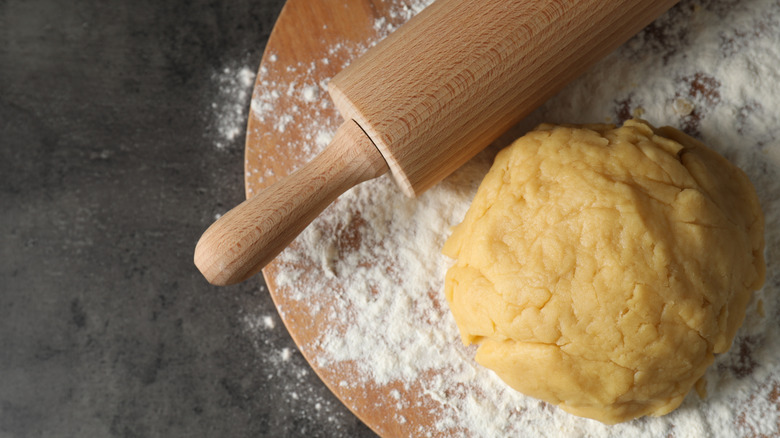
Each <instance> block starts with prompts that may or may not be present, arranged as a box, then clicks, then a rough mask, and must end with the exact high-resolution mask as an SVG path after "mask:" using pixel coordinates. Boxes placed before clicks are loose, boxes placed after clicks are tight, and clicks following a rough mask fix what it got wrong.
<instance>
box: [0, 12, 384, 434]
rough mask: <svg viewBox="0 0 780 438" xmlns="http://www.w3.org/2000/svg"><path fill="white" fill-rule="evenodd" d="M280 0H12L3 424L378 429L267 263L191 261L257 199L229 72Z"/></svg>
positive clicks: (2, 137) (0, 341)
mask: <svg viewBox="0 0 780 438" xmlns="http://www.w3.org/2000/svg"><path fill="white" fill-rule="evenodd" d="M282 5H283V1H282V0H254V1H250V0H230V1H206V0H193V1H187V0H170V1H164V2H159V1H151V0H142V1H128V0H115V1H97V0H92V1H89V0H80V1H74V2H58V1H51V0H0V437H71V436H72V437H76V436H78V437H155V436H165V437H178V436H187V437H194V436H219V437H221V436H269V437H299V436H300V437H303V436H306V437H316V436H323V437H331V436H349V437H362V436H373V434H372V433H371V432H370V431H369V430H368V428H367V427H366V426H364V425H363V424H362V423H361V422H360V421H359V420H358V419H357V418H356V417H354V416H353V415H352V414H351V413H349V411H347V410H346V408H344V407H343V406H342V405H341V404H340V402H339V401H338V400H337V399H335V397H334V396H333V395H332V394H330V392H329V391H328V390H327V389H326V388H325V386H324V385H323V384H322V383H321V382H320V381H319V379H318V378H317V377H316V376H315V375H314V374H313V373H312V372H311V371H310V370H309V368H308V366H307V365H306V363H305V361H304V359H303V358H302V356H301V355H300V354H299V353H298V351H297V350H296V348H295V345H294V344H293V342H292V340H291V339H290V337H289V335H288V334H287V332H286V331H285V329H284V327H283V326H282V324H281V321H280V320H279V318H278V316H277V314H276V311H275V309H274V306H273V303H272V302H271V300H270V297H269V296H268V293H267V291H266V290H265V286H264V284H263V283H262V279H260V278H257V279H255V280H253V281H250V282H248V283H246V284H242V285H239V286H235V287H229V288H215V287H212V286H210V285H208V284H207V283H206V282H205V280H203V279H202V277H201V276H200V275H199V273H198V272H197V270H196V268H195V267H194V265H193V264H192V251H193V248H194V245H195V242H196V241H197V239H198V237H199V236H200V234H201V233H202V232H203V230H205V228H206V227H207V226H208V225H209V224H210V223H211V222H212V221H213V219H214V216H215V214H217V213H220V212H224V211H225V210H226V209H227V208H228V207H230V206H232V205H234V204H236V203H238V202H239V201H240V200H241V199H243V181H242V178H243V170H242V169H243V140H244V136H243V133H241V134H240V135H237V136H236V137H235V138H233V139H230V140H229V141H225V136H224V133H221V132H220V131H219V123H218V120H217V119H215V117H216V116H215V114H214V108H215V102H216V103H219V102H221V100H220V99H222V101H223V100H224V99H225V96H224V95H223V94H224V90H221V89H220V87H221V86H224V84H222V85H221V83H220V81H219V80H217V79H215V78H218V77H219V75H220V72H224V69H225V68H229V69H233V70H236V69H238V68H241V67H244V68H250V69H251V70H252V71H253V72H254V71H256V69H257V67H258V65H259V63H260V58H261V56H262V53H263V48H264V45H265V42H266V40H267V38H268V36H269V34H270V32H271V29H272V27H273V23H274V21H275V20H276V17H277V16H278V14H279V11H280V10H281V7H282ZM220 93H222V94H220ZM248 105H249V97H248V96H246V99H245V102H243V106H244V107H248ZM217 109H218V108H217ZM241 127H242V128H243V123H242V124H241ZM218 143H219V144H220V146H219V147H215V144H218Z"/></svg>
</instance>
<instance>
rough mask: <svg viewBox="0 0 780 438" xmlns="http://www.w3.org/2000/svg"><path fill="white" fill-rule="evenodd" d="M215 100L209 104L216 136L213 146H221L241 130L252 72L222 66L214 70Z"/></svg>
mask: <svg viewBox="0 0 780 438" xmlns="http://www.w3.org/2000/svg"><path fill="white" fill-rule="evenodd" d="M212 79H213V81H214V82H215V83H216V85H217V87H218V90H217V99H216V100H214V101H213V102H212V103H211V110H212V114H213V115H214V119H215V120H214V124H215V129H216V131H217V139H216V140H215V142H214V145H215V146H216V147H217V149H225V148H226V147H227V146H228V145H230V144H232V143H233V142H234V141H235V140H237V139H238V138H239V136H240V135H242V134H243V133H244V127H245V126H246V102H247V101H249V98H250V94H251V92H252V83H253V82H254V80H255V72H254V71H253V70H251V69H250V68H249V67H240V68H235V67H224V68H223V69H222V70H221V71H219V72H216V73H214V75H213V78H212Z"/></svg>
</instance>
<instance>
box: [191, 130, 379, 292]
mask: <svg viewBox="0 0 780 438" xmlns="http://www.w3.org/2000/svg"><path fill="white" fill-rule="evenodd" d="M387 170H388V168H387V163H386V162H385V159H384V158H383V157H382V154H381V153H380V152H379V150H378V149H377V148H376V146H375V145H374V143H373V142H372V141H371V140H370V139H369V138H368V136H367V135H366V134H365V132H363V130H362V129H361V128H360V126H359V125H358V124H357V123H356V122H354V121H352V120H347V121H346V122H344V124H342V125H341V127H339V129H338V130H337V131H336V134H335V135H334V137H333V140H332V141H331V143H330V145H328V147H327V148H326V149H325V150H324V151H323V152H322V153H320V154H319V155H318V156H317V157H315V158H314V159H313V160H312V161H310V162H309V163H308V164H306V165H305V166H304V167H303V168H301V169H299V170H298V171H296V172H294V173H292V174H291V175H289V176H288V177H286V178H284V179H282V180H280V181H277V182H276V183H275V184H273V185H271V186H270V187H268V188H266V189H265V190H263V191H262V192H260V193H258V194H257V195H256V196H254V197H252V198H250V199H247V200H246V201H244V202H242V203H241V204H239V205H238V206H237V207H235V208H233V209H232V210H230V211H229V212H227V213H226V214H225V215H223V216H222V217H220V218H219V219H218V220H217V221H216V222H214V223H213V224H212V225H211V226H210V227H209V228H208V229H207V230H206V232H205V233H203V236H201V238H200V240H199V241H198V244H197V245H196V247H195V258H194V261H195V265H196V266H197V267H198V269H199V270H200V272H201V273H202V274H203V276H204V277H206V280H208V281H209V283H211V284H214V285H218V286H224V285H229V284H235V283H239V282H242V281H244V280H246V279H248V278H250V277H252V276H253V275H255V274H257V273H258V272H259V271H260V270H261V269H262V268H263V267H264V266H265V265H266V264H268V263H269V262H270V261H271V260H273V258H274V257H276V256H277V255H278V254H279V253H280V252H282V250H283V249H284V248H285V247H287V245H289V244H290V242H292V241H293V239H295V237H296V236H297V235H298V234H300V232H301V231H303V229H304V228H306V226H308V225H309V224H310V223H311V221H312V220H314V218H315V217H317V216H318V215H319V214H320V213H321V212H322V211H323V210H324V209H325V207H327V206H328V205H329V204H330V203H331V202H333V201H335V200H336V198H338V197H339V196H340V195H341V194H342V193H344V192H345V191H347V190H348V189H349V188H351V187H353V186H355V185H357V184H359V183H361V182H363V181H367V180H369V179H373V178H376V177H378V176H380V175H383V174H384V173H386V172H387Z"/></svg>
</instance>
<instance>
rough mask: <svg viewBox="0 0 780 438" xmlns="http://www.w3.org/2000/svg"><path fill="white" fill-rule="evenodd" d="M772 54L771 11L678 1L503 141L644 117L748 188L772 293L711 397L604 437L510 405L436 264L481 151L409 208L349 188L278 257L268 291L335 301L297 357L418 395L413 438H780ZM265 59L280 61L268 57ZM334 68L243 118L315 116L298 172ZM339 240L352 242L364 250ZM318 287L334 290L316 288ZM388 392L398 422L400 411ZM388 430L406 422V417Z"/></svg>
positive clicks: (585, 424)
mask: <svg viewBox="0 0 780 438" xmlns="http://www.w3.org/2000/svg"><path fill="white" fill-rule="evenodd" d="M428 3H430V1H412V2H403V1H400V0H398V1H396V6H395V7H394V8H392V9H391V12H390V13H391V14H398V15H395V17H402V18H403V19H404V20H406V19H408V18H410V17H411V16H413V15H414V14H415V13H417V12H419V11H420V10H421V9H422V8H424V7H425V6H426V5H427V4H428ZM388 23H389V21H388V20H386V19H378V20H377V21H376V22H375V25H374V29H375V30H376V31H377V33H378V38H381V37H383V36H385V35H387V34H388V33H389V32H391V31H392V30H394V28H395V27H396V26H393V25H389V24H388ZM779 40H780V5H778V4H777V2H775V1H770V0H746V1H742V2H734V1H729V0H722V1H720V0H709V1H702V2H693V1H683V2H681V3H680V4H678V5H677V6H675V7H674V8H673V9H672V10H671V11H669V12H668V13H666V14H665V15H664V16H662V17H661V18H659V19H658V20H657V21H656V22H654V23H653V24H652V25H650V26H648V27H647V28H646V29H645V30H643V31H642V32H641V33H640V34H639V35H637V36H636V37H634V38H632V39H631V40H630V41H629V42H627V43H626V44H624V45H623V46H622V47H621V48H619V49H618V50H617V51H616V52H614V53H613V54H611V55H609V56H608V57H607V58H606V59H605V60H603V61H601V62H600V63H598V64H597V65H596V66H594V67H593V68H591V69H590V70H589V71H588V72H587V73H586V74H585V75H583V76H582V77H581V78H579V79H578V80H576V81H575V82H573V83H572V84H570V85H569V86H568V87H566V88H565V89H564V90H563V91H561V92H560V93H559V94H558V95H557V96H555V97H554V98H552V99H551V100H550V101H548V102H547V103H546V104H545V105H543V106H542V107H541V108H539V109H538V110H537V111H536V112H534V113H533V114H532V115H531V116H529V117H528V118H527V119H526V120H525V121H524V122H523V123H521V124H520V125H519V126H518V127H516V129H514V130H513V132H514V134H517V135H519V134H522V133H523V132H524V131H525V130H527V129H529V128H531V127H533V126H534V125H535V124H537V123H540V122H551V123H586V122H615V123H620V122H622V121H623V120H625V119H628V118H630V117H632V116H636V115H638V114H641V115H642V117H643V118H646V119H648V120H649V121H651V122H652V123H653V124H655V125H657V126H661V125H671V126H675V127H678V128H680V129H683V130H685V131H686V132H688V133H689V134H691V135H693V136H695V137H699V138H700V139H702V140H703V141H704V142H705V143H707V144H708V145H709V146H711V147H712V148H713V149H715V150H717V151H718V152H720V153H721V154H723V155H724V156H726V157H727V158H729V159H730V160H731V161H732V162H733V163H735V164H736V165H738V166H739V167H741V168H742V169H743V170H744V171H745V172H746V173H747V174H748V176H749V177H750V178H751V180H752V181H753V183H754V185H755V186H756V189H757V192H758V194H759V197H760V199H761V202H762V206H763V208H764V211H765V214H766V223H767V224H768V226H767V230H766V244H767V247H766V260H767V264H768V270H767V271H768V274H767V281H766V286H765V287H764V289H762V290H761V291H758V292H757V293H756V294H755V298H754V303H753V304H752V305H751V306H750V308H749V309H748V315H747V317H746V321H745V324H744V326H743V328H742V329H741V330H740V332H739V334H738V336H737V339H736V340H735V342H734V345H733V347H732V349H731V351H730V352H729V353H727V354H724V355H721V356H719V357H718V358H716V361H715V364H713V365H712V366H711V367H710V369H709V370H708V372H707V375H706V378H707V382H708V384H707V392H708V394H709V396H708V397H707V398H706V399H703V400H702V399H700V398H699V397H698V396H697V395H696V394H695V393H692V394H690V395H689V396H688V398H687V399H686V401H685V402H684V403H683V406H682V407H681V408H680V409H678V410H676V411H674V412H673V413H671V414H669V415H667V416H665V417H661V418H642V419H639V420H635V421H632V422H629V423H625V424H621V425H617V426H605V425H602V424H601V423H598V422H595V421H592V420H587V419H581V418H577V417H574V416H571V415H569V414H566V413H564V412H562V411H560V410H558V409H556V408H554V407H551V406H548V405H546V404H544V403H541V402H539V401H537V400H534V399H531V398H528V397H525V396H523V395H521V394H518V393H516V392H514V391H512V390H511V389H509V388H507V387H506V386H505V385H504V384H503V383H502V382H501V381H500V380H499V379H497V378H496V377H495V376H494V375H493V374H492V373H491V372H489V371H488V370H486V369H483V368H481V367H479V366H478V365H476V363H475V362H474V361H473V359H472V357H473V353H474V351H473V349H471V348H466V347H463V346H462V345H461V344H460V340H459V338H458V332H457V328H456V326H455V323H454V321H453V320H452V317H451V315H450V314H449V310H448V308H447V305H446V302H445V300H444V297H443V293H442V285H443V278H444V272H445V271H446V269H447V267H448V266H449V264H450V261H449V260H448V259H447V258H446V257H444V256H442V255H440V250H441V246H442V244H443V242H444V240H445V239H446V237H447V234H448V230H449V227H451V226H452V225H455V224H457V223H458V222H460V220H462V218H463V215H464V213H465V211H466V209H467V208H468V204H469V202H470V200H471V197H472V196H473V194H474V193H475V191H476V187H477V185H478V184H479V182H480V180H481V177H482V176H483V175H484V173H485V172H486V170H487V168H488V167H489V165H490V161H491V152H490V151H486V152H484V153H482V154H480V155H478V156H477V157H476V158H475V159H474V160H472V161H471V162H469V163H468V164H467V165H465V166H464V167H462V168H461V169H459V170H458V171H456V172H455V173H454V174H453V175H452V176H450V177H449V178H447V179H446V180H445V181H443V182H442V183H440V184H439V185H437V186H436V187H434V188H433V189H431V190H430V191H428V192H426V193H424V194H423V195H422V196H421V197H419V198H417V199H408V198H406V197H405V196H403V195H402V194H401V193H400V191H399V190H398V189H397V188H396V187H395V185H394V183H393V182H392V180H391V178H389V177H387V176H385V177H381V178H379V179H377V180H373V181H370V182H368V183H364V184H362V185H359V186H358V187H355V188H354V189H352V190H350V191H349V192H347V193H346V194H345V195H343V196H342V197H341V198H340V199H339V200H337V202H335V203H334V204H333V205H331V206H330V207H328V208H327V209H326V211H325V212H324V213H323V214H322V215H321V216H320V217H319V218H317V219H316V220H315V221H314V222H313V224H312V225H311V226H310V227H309V228H307V229H306V230H305V231H304V232H303V233H302V234H301V235H300V236H299V237H298V239H297V240H296V241H295V243H294V244H293V245H292V246H291V247H290V248H288V249H287V250H285V251H284V252H283V253H282V254H281V255H280V257H279V258H278V260H277V263H279V264H280V266H281V269H279V272H280V274H279V275H278V276H277V277H276V279H275V280H276V282H277V287H278V291H277V292H278V293H280V294H284V295H285V296H286V297H287V298H289V299H291V300H296V301H300V302H307V303H310V305H311V306H312V308H313V309H315V310H316V309H319V307H317V306H318V304H317V303H319V302H322V300H324V299H327V300H328V303H329V305H328V306H323V307H322V310H323V312H327V313H326V314H325V315H324V317H325V318H326V319H327V320H328V321H330V325H331V326H332V327H334V328H333V329H332V330H326V331H324V332H322V333H321V334H320V335H319V337H318V338H317V340H316V342H314V343H312V344H310V345H301V346H300V347H301V349H302V350H304V351H307V350H310V351H311V350H317V351H318V355H317V358H318V359H317V361H318V364H317V365H319V366H323V367H329V368H334V369H338V368H339V367H347V366H348V367H356V369H357V370H358V371H359V372H358V373H357V375H356V376H355V377H354V378H353V379H350V380H349V381H343V382H340V383H339V385H341V386H346V387H352V386H356V385H357V386H362V385H367V384H371V385H380V386H381V385H390V384H398V383H400V384H401V386H402V387H403V388H407V389H408V388H411V387H415V385H421V387H422V390H421V392H422V394H423V397H425V398H426V399H427V400H428V401H429V402H430V405H433V406H435V409H433V410H432V412H431V415H432V416H433V417H434V418H435V419H436V421H435V424H434V425H433V426H432V427H431V428H430V429H427V430H418V431H416V433H417V434H419V435H421V436H459V435H462V436H484V437H497V436H545V435H556V436H577V437H580V436H586V437H602V436H621V437H626V436H641V437H656V436H675V437H684V436H746V435H747V436H759V435H765V436H773V435H774V436H776V435H780V429H778V419H780V412H779V411H778V409H780V327H778V322H777V321H778V320H780V319H778V316H780V315H779V313H780V307H779V306H778V292H780V269H778V268H780V261H778V250H780V230H778V229H777V228H778V227H775V226H772V225H771V224H775V223H777V221H778V220H779V219H780V73H778V72H779V71H780V68H778V67H780V44H777V41H779ZM374 43H375V41H370V42H367V43H366V44H365V45H364V46H363V47H359V48H354V47H351V46H346V45H334V46H333V47H332V48H331V49H330V54H331V55H332V54H336V53H339V54H343V53H345V51H347V52H349V56H350V57H351V58H354V57H356V56H358V55H359V54H360V53H361V50H365V49H366V48H368V47H369V46H371V45H372V44H374ZM267 59H268V60H269V61H270V62H275V61H273V55H271V56H269V57H268V58H267ZM329 62H330V61H329V60H328V57H327V56H324V57H323V58H322V59H321V60H319V61H316V62H313V63H311V64H308V65H301V66H299V67H297V69H298V71H297V72H298V73H300V74H299V75H298V77H300V78H301V79H300V82H295V83H290V84H278V83H272V82H269V81H267V80H266V81H265V82H261V83H259V84H258V85H257V88H256V90H255V95H254V96H255V97H254V99H253V102H252V116H253V117H257V118H258V119H261V120H263V119H267V120H268V121H270V122H271V124H272V125H274V126H276V124H277V123H278V124H279V126H280V127H283V128H284V129H292V126H291V125H290V124H289V123H290V121H289V120H286V119H285V117H286V116H289V113H288V114H277V113H276V112H275V111H274V110H275V108H276V107H277V104H278V102H279V101H280V100H282V99H298V100H299V101H300V103H299V105H301V107H303V105H309V106H308V107H307V109H309V110H311V112H310V114H313V116H312V118H311V120H308V122H311V123H306V122H307V120H304V121H303V122H304V123H298V124H296V125H295V129H297V130H301V132H302V133H303V135H304V137H305V138H306V139H308V140H310V142H309V143H308V144H307V145H306V146H304V147H302V148H301V149H300V157H298V158H300V161H301V162H306V161H308V160H309V159H311V158H313V157H314V156H315V155H316V154H317V153H319V152H320V151H321V150H322V149H323V148H324V147H325V146H326V144H327V142H328V140H329V139H330V138H331V137H332V135H333V132H334V131H335V129H336V127H337V126H338V123H339V121H338V120H330V119H327V118H325V117H323V114H324V113H325V112H327V111H328V110H331V109H332V107H331V106H330V105H331V104H330V103H329V101H328V99H325V98H323V96H321V95H320V96H319V97H318V98H314V97H313V93H314V92H315V90H317V93H320V94H324V93H323V90H325V89H326V88H327V83H326V81H323V82H318V83H312V82H306V78H309V77H311V76H312V74H311V73H312V72H313V71H316V69H317V68H319V67H320V66H323V65H328V63H329ZM260 78H263V72H262V71H261V72H260ZM294 108H295V107H294ZM320 117H322V119H320ZM323 120H324V121H323ZM514 134H512V135H514ZM515 136H516V135H515ZM280 147H284V145H280ZM251 177H257V178H263V174H262V172H259V174H258V175H251ZM345 230H357V234H359V236H360V239H355V238H354V236H351V235H345V234H344V233H347V231H345ZM312 266H316V267H317V269H315V270H314V271H316V272H312V269H311V267H312ZM323 276H325V277H327V280H329V281H334V282H335V283H336V284H337V285H338V286H337V287H336V288H335V289H328V290H323V288H321V287H320V285H321V283H322V281H323ZM326 295H327V296H326ZM334 296H335V298H334ZM279 310H280V312H281V314H282V315H283V316H284V312H285V309H283V308H282V309H279ZM342 321H349V323H348V324H344V323H343V322H342ZM255 326H256V327H262V326H263V325H262V324H260V323H255ZM259 336H261V334H260V335H259ZM280 357H281V358H283V357H284V353H282V355H281V356H280ZM423 377H424V379H423ZM393 391H395V392H391V394H398V397H395V396H392V397H391V398H392V400H391V403H393V404H394V405H395V406H396V407H397V410H398V411H399V412H400V411H402V410H403V409H405V408H408V407H409V406H408V405H406V404H407V403H409V402H408V401H407V400H405V399H404V397H402V396H400V394H399V393H398V391H397V390H393ZM426 406H429V405H426ZM394 419H395V421H397V422H399V423H404V422H405V421H407V420H406V418H405V417H404V416H403V415H401V414H396V416H395V418H394Z"/></svg>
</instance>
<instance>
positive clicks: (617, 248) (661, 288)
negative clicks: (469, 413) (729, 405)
mask: <svg viewBox="0 0 780 438" xmlns="http://www.w3.org/2000/svg"><path fill="white" fill-rule="evenodd" d="M763 226H764V224H763V215H762V213H761V209H760V206H759V203H758V199H757V196H756V193H755V189H754V188H753V186H752V185H751V183H750V181H749V180H748V178H747V176H746V175H745V174H744V173H743V172H742V171H740V170H739V169H737V168H736V167H735V166H733V165H732V164H730V163H729V162H728V161H726V160H725V159H724V158H723V157H721V156H720V155H718V154H717V153H715V152H713V151H711V150H710V149H708V148H707V147H705V146H704V145H703V144H701V143H699V142H698V141H696V140H694V139H692V138H691V137H689V136H687V135H685V134H683V133H682V132H680V131H677V130H675V129H672V128H661V129H654V128H653V127H651V126H650V125H649V124H647V123H645V122H643V121H639V120H631V121H627V122H626V123H625V124H624V125H623V126H622V127H621V128H614V127H613V126H607V125H588V126H582V127H574V126H552V125H542V126H540V127H538V128H537V129H536V130H534V131H533V132H531V133H529V134H527V135H525V136H524V137H522V138H520V139H519V140H517V141H516V142H515V143H514V144H512V145H511V146H509V147H507V148H506V149H504V150H502V151H501V152H500V153H499V154H498V156H497V157H496V160H495V163H494V164H493V166H492V168H491V169H490V172H489V173H488V174H487V176H486V177H485V179H484V181H483V182H482V184H481V185H480V187H479V190H478V192H477V195H476V197H475V199H474V201H473V203H472V205H471V207H470V209H469V211H468V213H467V214H466V217H465V219H464V221H463V223H461V224H460V225H458V226H457V227H455V229H454V231H453V234H452V236H451V237H450V238H449V240H448V241H447V243H446V245H445V247H444V253H445V254H446V255H447V256H449V257H451V258H454V259H457V260H456V262H455V263H454V265H453V266H452V267H451V268H450V269H449V271H448V272H447V276H446V281H445V294H446V297H447V300H448V301H449V304H450V308H451V310H452V314H453V315H454V317H455V320H456V321H457V324H458V327H459V330H460V334H461V338H462V340H463V342H464V343H465V344H471V343H475V344H479V348H478V349H477V354H476V360H477V362H479V363H480V364H482V365H484V366H486V367H488V368H490V369H492V370H493V371H494V372H495V373H496V374H497V375H498V376H499V377H501V378H502V379H503V380H504V381H505V382H506V383H507V384H509V385H510V386H511V387H513V388H515V389H516V390H518V391H521V392H523V393H525V394H527V395H530V396H533V397H537V398H539V399H542V400H545V401H547V402H549V403H552V404H555V405H558V406H560V407H561V408H562V409H564V410H566V411H568V412H570V413H573V414H576V415H580V416H584V417H589V418H593V419H596V420H599V421H602V422H604V423H609V424H612V423H618V422H622V421H627V420H630V419H632V418H636V417H639V416H643V415H663V414H666V413H668V412H670V411H672V410H674V409H675V408H676V407H677V406H679V405H680V403H681V402H682V401H683V398H685V396H686V394H688V392H689V391H690V389H691V387H693V386H694V384H695V383H696V382H697V381H698V380H699V379H700V378H702V376H703V374H704V372H705V369H706V368H707V366H708V365H710V364H711V363H712V362H713V355H714V354H715V353H722V352H725V351H727V350H728V349H729V347H730V345H731V343H732V340H733V339H734V334H735V332H736V331H737V329H738V328H739V326H740V325H741V324H742V320H743V319H744V316H745V308H746V306H747V304H748V301H749V300H750V296H751V293H752V291H754V290H756V289H757V288H759V287H760V286H761V285H762V284H763V281H764V271H765V265H764V259H763V246H764V242H763Z"/></svg>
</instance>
